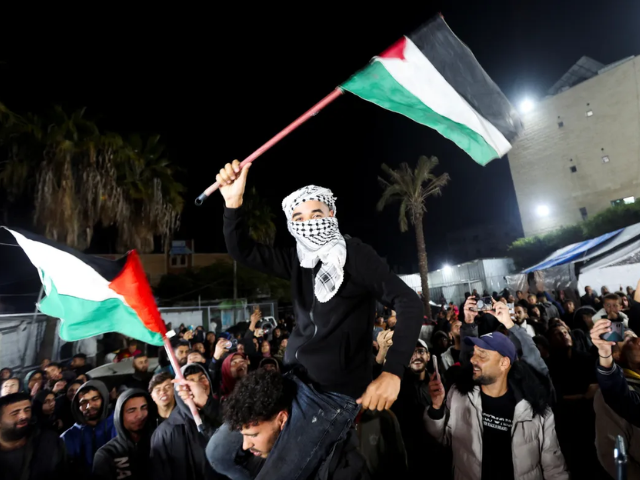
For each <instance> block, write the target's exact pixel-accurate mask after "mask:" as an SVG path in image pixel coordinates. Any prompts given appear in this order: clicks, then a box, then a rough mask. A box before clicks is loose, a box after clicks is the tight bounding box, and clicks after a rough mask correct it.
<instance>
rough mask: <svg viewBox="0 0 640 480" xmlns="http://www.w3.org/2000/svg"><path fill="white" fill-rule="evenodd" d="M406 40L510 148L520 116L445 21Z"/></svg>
mask: <svg viewBox="0 0 640 480" xmlns="http://www.w3.org/2000/svg"><path fill="white" fill-rule="evenodd" d="M409 38H410V39H411V41H412V42H413V43H414V44H415V45H416V46H417V47H418V48H419V49H420V51H421V52H422V54H423V55H424V56H425V57H427V58H428V59H429V61H430V62H431V64H432V65H433V66H434V67H435V68H436V69H437V70H438V71H439V72H440V74H441V75H442V76H443V77H444V78H445V80H446V81H447V82H448V83H449V85H451V86H452V87H453V88H454V89H455V90H456V91H457V92H458V94H460V96H462V97H463V98H464V99H465V100H466V101H467V102H468V103H469V104H470V105H471V106H472V107H473V108H474V109H475V110H476V112H478V113H479V114H480V115H482V116H483V117H484V118H485V119H487V120H488V121H489V122H491V123H492V124H493V126H494V127H496V128H497V129H498V130H499V131H500V133H502V135H503V136H504V137H505V138H506V139H507V140H508V141H509V143H511V144H513V142H514V141H515V139H516V137H518V135H519V134H520V132H521V131H522V120H520V115H518V112H517V111H516V109H515V108H513V105H511V103H509V100H507V97H505V95H504V94H503V93H502V91H501V90H500V88H499V87H498V86H497V85H496V84H495V82H494V81H493V80H491V77H489V75H487V72H485V71H484V69H483V68H482V66H481V65H480V64H479V63H478V61H477V60H476V57H475V56H474V55H473V52H472V51H471V50H469V47H467V46H466V45H465V44H464V43H462V42H461V41H460V40H459V39H458V37H456V35H455V34H454V33H453V32H452V31H451V29H450V28H449V26H448V25H447V23H446V22H445V21H444V19H443V18H442V17H441V16H439V15H438V16H435V17H433V18H432V19H431V20H429V21H428V22H427V23H425V24H424V25H422V27H420V28H419V29H417V30H416V31H415V32H413V33H411V34H410V35H409Z"/></svg>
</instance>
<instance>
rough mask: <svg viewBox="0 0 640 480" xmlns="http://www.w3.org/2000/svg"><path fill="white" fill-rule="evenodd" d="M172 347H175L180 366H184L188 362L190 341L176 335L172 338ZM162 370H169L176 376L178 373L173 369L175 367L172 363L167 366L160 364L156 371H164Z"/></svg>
mask: <svg viewBox="0 0 640 480" xmlns="http://www.w3.org/2000/svg"><path fill="white" fill-rule="evenodd" d="M171 347H173V353H174V354H175V356H176V359H177V360H178V364H179V365H180V368H182V367H184V366H185V365H186V364H187V355H188V354H189V350H190V349H189V342H188V341H186V340H181V339H179V338H177V337H174V338H172V339H171ZM162 372H168V373H170V374H171V375H172V376H174V377H175V374H176V372H174V371H173V367H172V366H171V364H169V365H167V366H166V367H160V366H158V368H157V369H156V371H155V373H162Z"/></svg>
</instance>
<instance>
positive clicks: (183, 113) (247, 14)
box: [0, 0, 640, 302]
mask: <svg viewBox="0 0 640 480" xmlns="http://www.w3.org/2000/svg"><path fill="white" fill-rule="evenodd" d="M272 3H273V2H272ZM352 3H353V6H349V4H348V2H342V3H339V4H336V3H332V2H307V3H305V4H304V8H301V7H296V8H294V9H292V8H288V7H280V6H273V5H269V6H268V7H267V6H262V7H254V6H248V4H245V3H244V2H232V3H231V4H230V5H229V4H225V5H224V7H220V6H216V7H212V6H209V7H208V8H207V9H202V10H200V9H195V8H190V9H188V8H184V7H181V6H180V7H179V6H175V8H172V9H170V10H162V9H158V8H156V7H154V9H153V10H152V11H151V10H148V11H145V12H136V11H133V10H130V9H129V8H127V9H123V10H120V9H115V8H111V9H110V10H109V11H97V10H96V11H92V12H89V11H86V12H83V11H77V10H74V11H69V12H60V11H58V12H57V15H55V16H50V17H47V18H46V19H45V18H44V16H40V17H41V18H43V23H36V22H34V20H33V18H32V15H29V17H21V16H17V15H16V16H12V17H11V19H9V18H8V17H7V16H5V18H4V20H3V28H2V38H1V41H0V62H2V63H0V101H2V102H4V103H5V104H7V105H8V106H9V107H10V108H12V109H14V110H16V111H18V112H23V111H26V110H32V111H42V110H44V109H46V108H47V107H49V106H50V105H52V104H62V105H64V106H66V107H69V108H76V107H81V106H86V107H88V110H87V114H88V116H89V117H90V118H94V119H98V120H99V125H101V126H102V128H103V129H107V130H113V131H118V132H120V133H127V132H134V131H135V132H141V133H154V132H157V133H159V134H161V135H162V138H163V141H164V142H165V144H166V145H167V147H168V149H169V156H170V159H171V160H172V161H173V162H174V163H175V164H177V165H179V166H180V167H182V169H183V173H182V174H181V178H180V179H181V180H182V181H183V183H185V184H186V186H187V188H188V191H187V193H186V196H185V200H186V208H185V210H184V214H183V218H182V225H183V226H182V228H181V230H180V231H179V232H178V234H177V238H180V239H188V238H193V239H195V246H196V251H198V252H220V251H224V250H225V248H224V240H223V236H222V199H221V197H220V196H219V194H215V195H214V196H213V197H212V198H211V199H209V200H208V201H207V202H206V203H205V205H204V206H203V207H195V206H193V199H194V198H195V197H196V196H197V195H198V194H199V193H200V192H201V191H202V190H203V189H204V188H205V187H207V186H208V185H209V184H210V183H212V182H213V181H214V180H215V173H216V172H217V170H219V169H220V168H221V167H222V166H223V165H224V163H226V162H227V161H230V160H233V159H234V158H238V159H242V158H244V156H246V155H248V154H249V153H251V152H252V151H253V150H255V149H256V148H258V147H259V146H260V145H261V144H262V143H263V142H264V141H266V140H268V139H269V138H270V137H271V136H273V135H274V134H275V133H277V132H278V131H279V130H280V129H281V128H283V127H284V126H286V125H287V124H288V123H289V122H291V121H292V120H294V119H295V118H296V117H297V116H298V115H300V114H302V113H303V112H304V111H305V110H307V109H308V108H309V107H311V106H312V105H313V104H314V103H315V102H317V101H318V100H320V99H321V98H322V97H324V96H325V95H326V94H328V93H329V92H330V91H331V90H332V89H333V88H334V87H335V86H336V85H338V84H340V83H341V82H342V81H343V80H344V79H346V78H347V77H348V76H349V75H350V74H352V73H354V72H355V71H356V70H357V69H359V68H361V67H362V66H364V65H365V64H366V63H367V61H368V60H369V59H370V58H371V57H372V56H373V55H375V54H377V53H380V52H382V51H383V50H384V49H385V48H386V47H388V46H389V45H391V44H392V43H393V42H394V41H395V40H397V39H398V38H399V37H400V36H401V35H403V34H404V33H408V32H410V31H411V30H413V29H415V28H416V27H418V26H419V25H420V24H421V23H422V22H424V21H425V20H427V19H428V18H429V17H430V16H432V15H433V14H435V13H437V12H438V11H441V12H442V14H443V15H444V17H445V20H446V21H447V22H448V24H449V26H450V27H451V28H452V30H453V31H454V32H455V33H456V34H457V35H458V36H459V37H460V39H461V40H462V41H463V42H465V43H466V44H467V45H468V46H469V47H470V48H471V49H472V50H473V52H474V53H475V55H476V57H477V58H478V60H479V62H480V63H481V65H483V67H484V68H485V70H486V71H487V72H488V73H489V75H490V76H491V77H492V78H493V79H494V80H495V81H496V83H497V84H498V85H499V86H500V87H501V88H502V89H503V91H504V92H505V93H506V94H507V96H508V97H509V98H510V100H511V101H512V102H513V103H514V104H516V105H517V104H518V103H519V101H520V100H521V99H523V98H524V97H531V98H534V99H535V98H542V97H543V96H544V94H545V92H546V90H547V89H548V88H549V87H550V86H551V85H552V84H553V83H555V82H556V81H557V80H558V79H559V78H560V77H561V76H562V75H563V74H564V73H565V72H566V71H567V70H568V69H569V68H570V67H571V65H573V64H574V63H575V62H576V61H577V60H578V59H579V58H580V57H581V56H582V55H588V56H590V57H592V58H594V59H595V60H598V61H600V62H602V63H610V62H613V61H616V60H619V59H621V58H623V57H626V56H629V55H634V54H640V36H639V35H638V28H637V21H638V18H640V2H628V1H622V0H614V1H611V2H591V3H598V4H599V5H598V6H595V5H592V4H591V3H590V2H583V1H579V0H562V1H557V0H555V1H553V0H538V1H529V0H494V1H490V0H489V1H484V2H478V1H477V0H475V1H474V0H459V1H455V0H452V1H431V2H429V1H423V2H419V3H420V4H421V5H422V6H420V7H417V6H414V4H415V3H418V2H400V1H394V2H389V3H388V4H387V8H379V9H377V10H373V9H372V8H368V7H367V8H365V4H364V3H362V2H357V3H355V2H352ZM80 18H84V21H81V20H80ZM9 20H10V21H9ZM419 155H435V156H437V157H438V158H439V159H440V162H441V167H440V170H439V171H437V172H436V173H443V172H448V173H449V174H450V176H451V179H452V180H451V182H450V184H449V186H448V187H446V188H445V190H444V195H443V197H441V198H433V199H430V200H429V201H428V203H427V208H428V214H427V216H426V219H425V235H426V237H427V248H428V253H429V255H430V256H429V260H430V268H431V269H435V268H441V267H442V265H443V264H444V263H445V262H447V260H448V259H447V251H446V242H445V235H446V233H447V232H450V231H454V230H457V229H461V228H464V227H465V226H469V225H487V227H488V228H490V225H491V224H495V223H497V222H500V221H507V220H509V221H513V222H515V223H516V224H519V216H518V209H517V204H516V199H515V193H514V190H513V184H512V181H511V176H510V172H509V166H508V162H507V159H506V158H503V159H500V160H496V161H494V162H492V163H491V164H490V165H488V166H487V167H484V168H483V167H480V166H478V165H476V164H475V163H474V162H473V161H472V160H471V159H470V158H469V157H468V156H467V155H466V154H465V153H464V152H462V151H461V150H459V149H458V148H457V147H455V146H454V145H453V144H452V143H451V142H449V141H447V140H445V139H443V138H441V137H440V136H439V135H438V134H436V133H434V132H432V131H431V130H429V129H428V128H426V127H423V126H420V125H417V124H415V123H413V122H411V121H410V120H408V119H405V118H404V117H401V116H399V115H397V114H393V113H390V112H387V111H385V110H382V109H380V108H379V107H376V106H374V105H372V104H369V103H367V102H364V101H362V100H360V99H357V98H355V97H352V96H350V95H345V96H344V97H343V98H340V99H338V100H337V101H336V102H335V103H334V104H333V105H331V106H329V107H328V108H327V109H326V110H325V111H323V112H322V113H321V114H320V115H318V116H317V117H316V118H314V119H312V120H310V121H309V123H307V124H306V125H304V126H303V127H302V128H301V129H299V130H298V131H296V132H295V133H293V134H292V135H291V136H290V137H288V138H287V139H285V140H284V141H283V142H282V143H280V144H279V145H277V146H276V147H275V148H274V149H272V150H271V151H270V152H268V153H267V154H265V155H264V156H263V157H261V158H260V159H258V160H257V161H256V163H255V164H254V166H253V168H252V171H251V174H250V176H249V182H250V183H251V184H255V186H256V187H257V189H258V192H259V193H260V194H261V195H262V196H263V197H264V198H265V199H266V201H267V202H268V203H269V204H270V205H271V206H272V208H273V210H274V211H275V212H276V213H277V222H276V225H277V227H278V231H279V233H278V239H277V242H278V243H279V244H283V245H284V244H288V243H291V242H292V239H290V238H289V235H288V233H287V232H286V226H285V222H284V215H283V214H282V212H281V210H280V202H281V200H282V198H284V197H285V196H286V195H287V194H289V193H290V192H292V191H293V190H295V189H297V188H299V187H302V186H304V185H306V184H310V183H313V184H317V185H322V186H326V187H328V188H331V189H332V190H333V191H334V193H335V194H336V196H337V197H338V204H337V205H338V207H337V208H338V218H339V219H340V225H341V230H342V232H343V233H346V234H350V235H351V236H354V237H359V238H361V239H362V240H363V241H365V242H366V243H369V244H371V245H373V247H374V248H375V249H376V250H377V251H378V252H379V253H380V254H381V255H382V256H385V257H387V259H388V261H389V263H390V264H391V265H392V266H395V267H400V268H402V269H404V270H405V271H406V270H407V269H411V267H412V265H414V264H416V259H415V237H414V233H413V231H412V230H411V231H409V232H407V233H405V234H401V233H400V231H399V229H398V223H397V210H398V206H397V205H396V206H392V207H388V208H387V209H386V211H385V212H384V213H381V214H380V213H378V212H377V211H376V210H375V204H376V202H377V200H378V198H379V196H380V193H381V190H380V187H379V186H378V183H377V176H378V175H379V173H380V165H381V164H382V163H387V164H388V165H390V166H393V167H395V166H397V165H398V164H399V163H400V162H408V163H409V164H415V162H416V160H417V158H418V156H419ZM17 220H18V222H19V223H23V224H24V223H25V222H26V224H28V222H29V221H30V219H29V218H28V215H26V214H25V216H24V218H19V219H17ZM519 233H521V232H519ZM10 240H11V237H7V236H6V235H5V234H0V242H3V241H4V242H6V241H10ZM105 243H106V242H104V239H103V238H100V237H98V238H97V239H96V242H95V245H93V246H92V251H95V252H97V251H100V250H103V251H104V248H105V247H104V245H105ZM17 250H18V249H14V248H11V247H4V246H0V262H2V263H3V264H4V266H3V267H1V268H0V295H1V294H5V295H6V294H9V293H11V294H13V293H21V292H22V293H24V292H26V291H33V288H34V285H33V284H32V285H29V282H27V283H26V284H25V283H21V284H9V285H5V284H6V283H7V282H11V281H12V280H15V279H22V278H25V277H29V276H31V275H32V274H33V273H34V272H35V271H33V272H32V271H31V270H30V269H28V268H27V267H26V266H25V265H24V258H22V257H21V256H20V255H17V256H16V254H17V253H18V252H17ZM9 251H10V252H9ZM9 258H11V259H12V260H13V261H11V262H9V260H8V259H9ZM35 288H36V289H37V284H35ZM25 289H26V290H25ZM3 300H4V301H5V302H6V301H7V297H0V301H3Z"/></svg>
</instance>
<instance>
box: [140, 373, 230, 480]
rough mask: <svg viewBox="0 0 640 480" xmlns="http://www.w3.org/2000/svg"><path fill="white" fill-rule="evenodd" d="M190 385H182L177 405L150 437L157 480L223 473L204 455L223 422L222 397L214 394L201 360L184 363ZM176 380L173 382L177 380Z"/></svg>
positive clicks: (196, 479) (206, 479) (205, 478)
mask: <svg viewBox="0 0 640 480" xmlns="http://www.w3.org/2000/svg"><path fill="white" fill-rule="evenodd" d="M182 373H183V375H184V376H185V378H186V380H187V385H180V386H179V387H178V388H179V389H180V390H179V393H180V395H178V396H176V407H175V408H174V409H173V411H172V412H171V415H169V418H168V419H166V420H165V421H164V422H162V423H161V424H160V426H159V427H158V428H157V429H156V431H155V432H154V434H153V436H152V437H151V464H152V473H153V478H154V480H165V479H166V480H173V479H178V478H179V479H181V480H213V479H219V478H223V477H220V476H219V475H218V474H217V473H216V472H214V470H213V469H212V468H211V465H210V464H209V462H207V459H206V457H205V453H204V451H205V447H206V446H207V441H208V440H209V438H210V437H211V434H212V433H213V431H214V429H215V428H216V427H217V426H219V425H220V420H219V415H220V412H219V405H220V403H219V401H218V400H217V399H215V398H214V395H213V391H212V388H211V380H210V379H209V375H208V374H207V371H206V369H205V368H204V367H203V366H202V365H199V364H187V365H185V366H184V367H182ZM177 382H178V381H177V380H174V383H177ZM188 397H191V398H192V399H193V402H194V403H195V405H196V408H197V409H198V413H199V414H200V417H201V418H202V421H203V427H204V432H203V433H200V432H198V429H197V427H196V424H195V422H194V420H193V417H192V416H191V411H190V410H189V407H187V405H186V404H185V403H184V399H186V398H188Z"/></svg>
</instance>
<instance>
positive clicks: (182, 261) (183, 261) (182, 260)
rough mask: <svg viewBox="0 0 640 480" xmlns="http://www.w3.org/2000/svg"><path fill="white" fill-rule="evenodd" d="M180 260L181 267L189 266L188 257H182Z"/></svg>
mask: <svg viewBox="0 0 640 480" xmlns="http://www.w3.org/2000/svg"><path fill="white" fill-rule="evenodd" d="M178 258H179V260H180V265H181V266H185V265H186V264H187V257H186V255H180V257H178Z"/></svg>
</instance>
